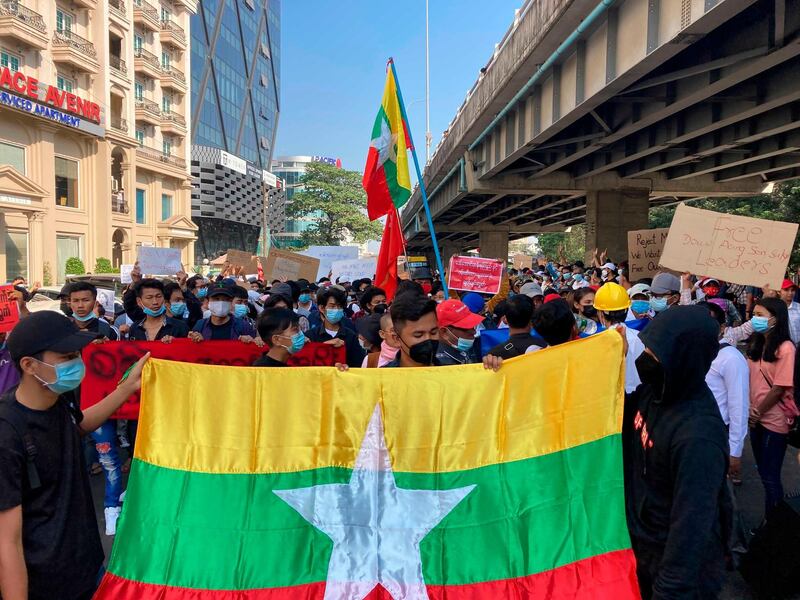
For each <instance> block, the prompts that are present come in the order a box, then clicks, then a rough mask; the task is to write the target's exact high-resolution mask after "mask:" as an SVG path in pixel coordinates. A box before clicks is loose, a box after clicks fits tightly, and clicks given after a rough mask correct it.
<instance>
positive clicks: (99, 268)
mask: <svg viewBox="0 0 800 600" xmlns="http://www.w3.org/2000/svg"><path fill="white" fill-rule="evenodd" d="M94 272H95V273H117V272H118V271H117V269H115V268H114V267H113V266H112V265H111V261H110V260H108V259H107V258H103V257H102V256H101V257H100V258H98V259H97V260H96V261H95V263H94Z"/></svg>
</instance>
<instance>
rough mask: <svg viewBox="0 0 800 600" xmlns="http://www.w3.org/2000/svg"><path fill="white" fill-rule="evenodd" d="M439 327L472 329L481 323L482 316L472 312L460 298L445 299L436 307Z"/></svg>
mask: <svg viewBox="0 0 800 600" xmlns="http://www.w3.org/2000/svg"><path fill="white" fill-rule="evenodd" d="M436 318H437V319H438V320H439V327H457V328H458V329H472V328H473V327H477V326H478V325H479V324H480V323H483V317H482V316H480V315H476V314H475V313H474V312H472V311H471V310H470V309H469V308H467V305H466V304H464V303H463V302H461V300H445V301H444V302H442V303H441V304H439V306H437V307H436Z"/></svg>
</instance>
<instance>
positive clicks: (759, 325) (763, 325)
mask: <svg viewBox="0 0 800 600" xmlns="http://www.w3.org/2000/svg"><path fill="white" fill-rule="evenodd" d="M750 323H752V325H753V331H755V332H756V333H766V332H767V331H769V317H759V316H758V315H756V316H754V317H753V318H752V319H750Z"/></svg>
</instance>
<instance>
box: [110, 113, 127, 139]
mask: <svg viewBox="0 0 800 600" xmlns="http://www.w3.org/2000/svg"><path fill="white" fill-rule="evenodd" d="M109 124H110V125H111V129H113V130H114V131H117V132H119V133H123V134H125V135H128V121H127V119H123V118H122V117H120V116H119V115H111V119H110V120H109Z"/></svg>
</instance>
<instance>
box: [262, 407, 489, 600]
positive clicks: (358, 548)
mask: <svg viewBox="0 0 800 600" xmlns="http://www.w3.org/2000/svg"><path fill="white" fill-rule="evenodd" d="M474 488H475V486H474V485H470V486H466V487H462V488H457V489H454V490H406V489H400V488H398V487H397V484H396V483H395V480H394V473H393V472H392V463H391V458H390V456H389V451H388V450H387V449H386V441H385V439H384V434H383V420H382V418H381V409H380V406H376V407H375V411H374V412H373V413H372V417H371V419H370V421H369V425H368V426H367V431H366V433H365V434H364V440H363V441H362V442H361V449H360V450H359V452H358V458H357V459H356V464H355V467H354V469H353V474H352V476H351V477H350V483H348V484H326V485H317V486H313V487H308V488H299V489H294V490H275V494H277V495H278V496H279V497H280V498H281V499H282V500H283V501H284V502H286V503H287V504H289V505H290V506H291V507H292V508H294V509H295V510H296V511H297V512H298V513H300V515H301V516H302V517H303V518H304V519H306V520H307V521H308V522H309V523H311V524H312V525H314V527H316V528H317V529H319V530H320V531H322V532H324V533H325V534H327V535H328V536H329V537H330V538H331V539H332V540H333V552H332V553H331V559H330V562H329V563H328V577H327V582H326V585H325V597H324V600H334V599H335V600H362V599H363V598H365V597H366V596H367V595H368V594H369V593H370V592H371V591H372V590H373V589H374V588H375V586H377V585H378V584H380V585H382V586H383V587H384V589H386V591H388V592H389V593H390V594H391V596H392V598H394V600H428V590H427V588H426V587H425V581H424V580H423V577H422V559H421V556H420V550H419V544H420V542H421V541H422V539H423V538H424V537H425V536H426V535H427V534H428V532H430V530H431V529H433V528H434V527H436V525H438V524H439V522H440V521H441V520H442V519H443V518H444V517H445V516H447V514H448V513H450V511H452V510H453V509H454V508H455V507H456V505H458V503H459V502H461V500H463V499H464V498H465V497H466V496H467V494H469V493H470V492H471V491H472V490H473V489H474Z"/></svg>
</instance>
